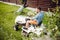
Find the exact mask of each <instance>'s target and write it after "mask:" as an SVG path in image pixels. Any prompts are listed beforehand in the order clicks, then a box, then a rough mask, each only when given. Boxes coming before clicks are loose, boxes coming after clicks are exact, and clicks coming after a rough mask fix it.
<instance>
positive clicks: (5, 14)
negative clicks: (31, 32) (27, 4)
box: [0, 2, 27, 40]
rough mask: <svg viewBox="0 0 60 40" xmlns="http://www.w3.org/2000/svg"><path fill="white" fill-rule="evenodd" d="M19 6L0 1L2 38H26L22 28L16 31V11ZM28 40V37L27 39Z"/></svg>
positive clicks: (0, 37) (3, 39)
mask: <svg viewBox="0 0 60 40" xmlns="http://www.w3.org/2000/svg"><path fill="white" fill-rule="evenodd" d="M18 8H19V7H17V6H11V5H8V4H4V3H1V2H0V40H25V39H26V38H25V39H24V38H23V37H22V35H21V30H19V31H14V30H13V26H14V21H15V18H16V16H17V15H16V14H15V11H16V10H17V9H18ZM26 40H27V39H26Z"/></svg>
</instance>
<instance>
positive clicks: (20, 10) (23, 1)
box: [16, 0, 28, 12]
mask: <svg viewBox="0 0 60 40" xmlns="http://www.w3.org/2000/svg"><path fill="white" fill-rule="evenodd" d="M21 1H22V4H23V6H21V7H20V8H19V9H18V10H17V11H16V12H22V11H23V9H24V8H26V7H28V4H27V0H21Z"/></svg>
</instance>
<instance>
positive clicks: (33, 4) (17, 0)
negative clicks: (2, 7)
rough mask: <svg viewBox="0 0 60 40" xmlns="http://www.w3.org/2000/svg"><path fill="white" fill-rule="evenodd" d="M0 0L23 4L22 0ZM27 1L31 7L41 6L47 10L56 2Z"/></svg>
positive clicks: (42, 0)
mask: <svg viewBox="0 0 60 40" xmlns="http://www.w3.org/2000/svg"><path fill="white" fill-rule="evenodd" d="M0 1H5V2H10V3H16V4H21V2H20V0H0ZM27 3H28V5H29V7H34V8H35V7H38V6H40V7H42V9H43V10H45V11H47V10H48V8H51V7H52V6H54V4H53V5H52V4H51V3H52V2H51V0H27ZM59 5H60V4H59Z"/></svg>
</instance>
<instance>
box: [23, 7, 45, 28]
mask: <svg viewBox="0 0 60 40" xmlns="http://www.w3.org/2000/svg"><path fill="white" fill-rule="evenodd" d="M36 12H37V15H36V16H35V17H33V19H31V20H28V21H27V22H26V26H25V27H24V29H28V28H29V25H30V24H33V25H38V24H40V23H41V22H42V20H43V17H44V12H43V11H42V9H41V7H37V8H36Z"/></svg>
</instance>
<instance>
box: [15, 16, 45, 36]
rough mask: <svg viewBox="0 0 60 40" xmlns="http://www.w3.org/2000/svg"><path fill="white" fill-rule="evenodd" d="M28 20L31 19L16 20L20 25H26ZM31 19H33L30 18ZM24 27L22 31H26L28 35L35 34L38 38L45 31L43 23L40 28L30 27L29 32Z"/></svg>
mask: <svg viewBox="0 0 60 40" xmlns="http://www.w3.org/2000/svg"><path fill="white" fill-rule="evenodd" d="M26 18H30V17H26V16H17V17H16V19H15V23H17V22H18V23H19V24H24V23H26ZM30 19H31V18H30ZM23 27H24V26H23V25H22V31H25V32H26V33H28V34H29V33H30V32H32V33H35V34H37V35H38V36H39V35H40V34H41V33H42V31H43V30H45V26H44V25H43V23H42V24H41V25H40V26H39V27H36V26H33V25H30V27H29V28H28V30H26V29H24V28H23Z"/></svg>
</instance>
